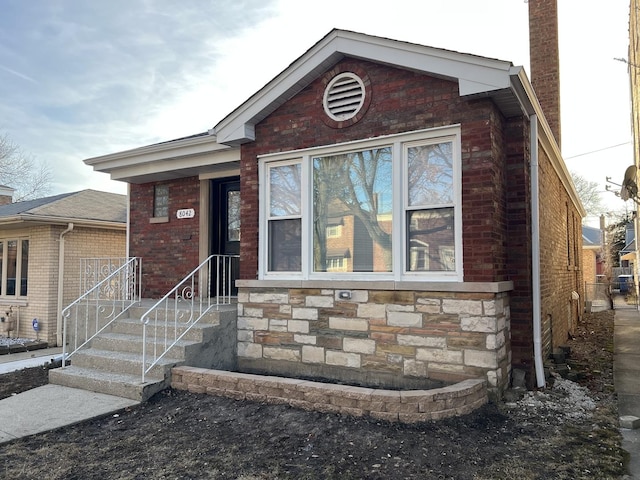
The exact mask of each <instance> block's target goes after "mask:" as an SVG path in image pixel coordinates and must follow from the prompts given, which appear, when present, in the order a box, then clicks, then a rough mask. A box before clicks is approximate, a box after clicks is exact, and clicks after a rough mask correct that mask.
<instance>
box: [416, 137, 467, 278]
mask: <svg viewBox="0 0 640 480" xmlns="http://www.w3.org/2000/svg"><path fill="white" fill-rule="evenodd" d="M452 152H453V144H452V143H451V142H444V143H436V144H426V145H408V146H407V148H406V159H407V160H406V161H407V191H406V206H405V208H406V216H407V217H406V222H407V223H406V225H407V233H406V239H407V252H408V255H407V256H406V269H407V271H408V272H417V271H420V272H428V271H440V272H442V271H445V272H450V271H454V270H455V268H456V265H455V235H454V225H455V222H454V188H453V154H452Z"/></svg>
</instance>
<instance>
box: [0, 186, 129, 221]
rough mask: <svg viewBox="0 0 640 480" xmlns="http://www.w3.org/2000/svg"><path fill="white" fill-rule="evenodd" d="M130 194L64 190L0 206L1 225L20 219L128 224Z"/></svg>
mask: <svg viewBox="0 0 640 480" xmlns="http://www.w3.org/2000/svg"><path fill="white" fill-rule="evenodd" d="M126 221H127V197H126V195H119V194H117V193H109V192H100V191H97V190H81V191H79V192H72V193H62V194H59V195H54V196H51V197H43V198H38V199H35V200H26V201H23V202H16V203H10V204H7V205H2V206H0V226H3V225H15V224H18V223H30V224H67V223H70V222H71V223H76V224H78V225H83V226H95V227H102V228H118V229H120V228H122V229H124V228H125V227H126Z"/></svg>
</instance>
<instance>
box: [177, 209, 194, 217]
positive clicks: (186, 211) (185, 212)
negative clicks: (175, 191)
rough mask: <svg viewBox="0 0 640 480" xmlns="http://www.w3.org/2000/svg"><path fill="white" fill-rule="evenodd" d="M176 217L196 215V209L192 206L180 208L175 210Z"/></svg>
mask: <svg viewBox="0 0 640 480" xmlns="http://www.w3.org/2000/svg"><path fill="white" fill-rule="evenodd" d="M176 216H177V217H178V218H193V217H195V216H196V211H195V210H194V209H193V208H182V209H180V210H178V211H177V212H176Z"/></svg>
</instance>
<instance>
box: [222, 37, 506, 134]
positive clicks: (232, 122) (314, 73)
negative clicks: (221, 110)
mask: <svg viewBox="0 0 640 480" xmlns="http://www.w3.org/2000/svg"><path fill="white" fill-rule="evenodd" d="M345 56H350V57H355V58H361V59H364V60H369V61H372V62H378V63H383V64H386V65H390V66H394V67H399V68H406V69H410V70H413V71H417V72H422V73H426V74H432V75H437V76H440V77H445V78H450V79H452V80H457V81H458V82H459V89H460V94H461V95H472V94H476V93H483V92H490V91H493V90H500V89H504V88H508V87H509V86H510V69H511V66H512V65H511V63H510V62H506V61H503V60H496V59H490V58H485V57H479V56H475V55H469V54H463V53H458V52H453V51H448V50H441V49H436V48H432V47H426V46H423V45H417V44H411V43H405V42H400V41H397V40H391V39H387V38H380V37H371V36H368V35H363V34H359V33H354V32H348V31H341V30H335V31H333V32H331V33H330V34H329V35H327V36H326V37H325V38H323V39H322V40H321V41H320V42H318V43H317V44H316V45H314V46H313V47H312V48H311V49H310V50H309V51H307V52H306V53H305V54H303V55H302V56H301V57H299V58H298V59H297V60H296V61H295V62H293V63H292V64H291V65H290V66H289V67H288V68H287V69H286V70H284V71H283V72H281V73H280V74H279V75H278V76H276V77H275V78H274V79H273V80H271V81H270V82H269V83H268V84H267V85H265V86H264V87H263V88H262V89H260V90H259V91H258V92H256V93H255V94H254V95H253V96H252V97H251V98H249V100H247V101H246V102H244V103H243V104H242V105H240V106H239V107H238V108H237V109H236V110H234V111H233V112H231V113H230V114H229V115H228V116H227V117H225V118H224V119H223V120H222V121H220V122H219V123H218V124H217V125H216V126H215V127H214V128H213V129H212V130H211V132H212V133H215V134H216V136H217V138H218V142H219V143H223V144H228V145H239V144H242V143H245V142H249V141H253V140H255V132H254V127H255V123H256V120H257V121H259V120H261V119H262V118H264V116H265V115H264V113H263V112H265V111H266V112H271V111H273V110H275V108H277V107H278V106H280V105H282V104H283V103H284V102H285V101H287V100H288V99H289V98H291V97H292V96H293V95H295V94H296V93H297V92H299V91H300V90H302V89H303V88H304V87H306V86H307V85H308V84H309V83H310V82H311V81H312V80H313V79H315V78H317V77H318V76H319V75H321V74H322V73H323V72H324V71H325V70H327V69H329V68H331V66H332V65H334V64H335V63H337V62H338V61H339V60H340V59H341V58H343V57H345Z"/></svg>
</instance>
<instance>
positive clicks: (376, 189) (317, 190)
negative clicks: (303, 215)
mask: <svg viewBox="0 0 640 480" xmlns="http://www.w3.org/2000/svg"><path fill="white" fill-rule="evenodd" d="M391 167H392V165H391V148H390V147H383V148H378V149H372V150H363V151H359V152H352V153H346V154H340V155H332V156H327V157H318V158H314V159H313V223H314V232H313V263H314V271H316V272H326V271H336V269H338V268H339V269H340V271H346V272H390V271H392V268H393V265H392V257H391V207H392V205H391V203H392V168H391ZM337 225H340V229H339V230H340V235H336V234H337V233H338V232H337V229H334V228H331V227H333V226H337ZM338 265H342V266H341V267H338ZM345 265H346V267H345Z"/></svg>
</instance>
